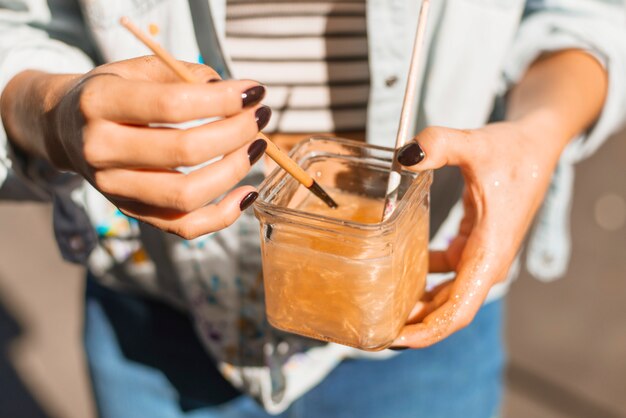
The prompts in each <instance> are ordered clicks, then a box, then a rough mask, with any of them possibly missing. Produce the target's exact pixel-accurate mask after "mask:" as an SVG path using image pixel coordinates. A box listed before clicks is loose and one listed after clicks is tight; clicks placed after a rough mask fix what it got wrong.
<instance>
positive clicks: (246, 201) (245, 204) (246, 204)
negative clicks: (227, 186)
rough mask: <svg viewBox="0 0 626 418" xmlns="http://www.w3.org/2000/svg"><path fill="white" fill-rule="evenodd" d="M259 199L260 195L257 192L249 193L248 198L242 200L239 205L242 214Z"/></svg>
mask: <svg viewBox="0 0 626 418" xmlns="http://www.w3.org/2000/svg"><path fill="white" fill-rule="evenodd" d="M257 197H259V194H258V193H257V192H250V193H248V194H247V195H246V197H244V198H243V199H241V202H240V203H239V209H241V211H242V212H243V211H244V210H246V209H248V208H249V207H250V205H251V204H253V203H254V201H255V200H256V198H257Z"/></svg>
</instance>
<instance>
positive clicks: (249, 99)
mask: <svg viewBox="0 0 626 418" xmlns="http://www.w3.org/2000/svg"><path fill="white" fill-rule="evenodd" d="M263 97H265V87H263V86H254V87H250V88H249V89H248V90H246V91H244V92H243V93H241V103H242V106H243V107H250V106H254V105H255V104H257V103H259V102H260V101H261V100H263Z"/></svg>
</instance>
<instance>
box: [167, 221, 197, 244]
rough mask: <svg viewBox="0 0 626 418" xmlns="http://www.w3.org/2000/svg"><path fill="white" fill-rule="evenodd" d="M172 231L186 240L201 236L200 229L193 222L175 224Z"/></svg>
mask: <svg viewBox="0 0 626 418" xmlns="http://www.w3.org/2000/svg"><path fill="white" fill-rule="evenodd" d="M170 232H172V233H173V234H176V235H178V236H179V237H181V238H182V239H185V240H191V239H194V238H198V237H199V236H200V233H199V231H198V230H197V229H196V228H195V227H194V225H193V223H192V222H181V223H179V224H177V225H175V226H174V227H173V228H172V230H171V231H170Z"/></svg>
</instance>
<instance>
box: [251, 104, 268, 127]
mask: <svg viewBox="0 0 626 418" xmlns="http://www.w3.org/2000/svg"><path fill="white" fill-rule="evenodd" d="M254 117H255V118H256V125H257V126H258V127H259V131H262V130H263V128H265V127H266V126H267V123H268V122H269V121H270V117H272V110H271V109H270V108H269V107H267V106H261V107H259V108H258V109H257V110H256V112H255V113H254Z"/></svg>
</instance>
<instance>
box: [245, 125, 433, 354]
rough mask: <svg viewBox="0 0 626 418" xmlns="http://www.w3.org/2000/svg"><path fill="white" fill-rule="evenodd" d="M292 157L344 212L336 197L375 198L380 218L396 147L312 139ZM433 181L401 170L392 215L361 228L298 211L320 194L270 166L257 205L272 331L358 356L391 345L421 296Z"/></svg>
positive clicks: (427, 174)
mask: <svg viewBox="0 0 626 418" xmlns="http://www.w3.org/2000/svg"><path fill="white" fill-rule="evenodd" d="M290 155H291V157H292V158H293V159H294V160H295V161H296V162H297V163H298V164H299V165H300V166H301V167H302V168H304V169H305V170H306V171H307V172H308V173H309V174H310V175H311V176H312V177H313V178H314V179H315V180H316V181H317V182H318V183H319V184H320V185H321V186H322V187H323V188H324V189H325V190H326V191H327V192H328V193H329V194H330V195H331V196H332V197H333V198H335V199H336V200H339V201H340V202H338V203H339V205H340V206H341V205H342V203H341V201H342V200H345V199H341V197H342V196H340V195H342V194H347V196H344V198H347V199H348V200H355V199H358V196H361V197H363V196H364V197H367V198H373V199H376V200H378V201H379V204H380V205H379V206H380V218H382V201H383V200H384V197H385V191H386V187H387V179H388V176H389V170H390V167H391V160H392V158H393V149H390V148H383V147H377V146H373V145H368V144H365V143H362V142H356V141H350V140H346V139H340V138H326V137H312V138H309V139H307V140H305V141H303V142H301V143H299V144H298V145H296V147H295V148H294V149H293V150H292V151H291V153H290ZM431 182H432V173H431V172H424V173H419V174H418V173H414V172H410V171H406V170H405V171H403V172H402V181H401V185H400V195H399V197H400V200H399V204H398V206H397V208H396V210H395V211H394V213H393V214H392V215H391V216H390V217H389V218H388V219H387V220H385V221H384V222H383V221H380V220H378V219H380V218H378V217H376V221H375V223H363V222H359V221H350V220H342V219H338V218H335V217H333V216H332V211H331V212H330V216H328V215H329V211H328V210H326V211H324V212H325V213H326V215H322V214H319V213H310V212H306V211H303V210H301V207H302V205H303V203H304V202H306V201H307V199H317V197H315V196H313V195H312V194H311V193H310V192H309V191H308V190H307V189H306V188H304V187H303V186H301V185H300V184H298V183H297V182H296V181H295V180H294V179H293V178H292V177H291V176H290V175H288V174H287V173H286V172H285V171H284V170H282V169H280V168H276V169H275V170H274V171H273V172H272V173H271V174H270V175H269V176H268V177H267V178H266V179H265V181H264V182H263V183H262V184H261V186H260V188H259V198H258V199H257V201H256V202H255V205H254V211H255V215H256V216H257V218H258V219H259V221H260V223H261V250H262V259H263V279H264V287H265V302H266V309H267V317H268V320H269V322H270V324H272V325H273V326H274V327H276V328H279V329H282V330H284V331H288V332H292V333H296V334H300V335H304V336H307V337H311V338H315V339H319V340H324V341H331V342H336V343H340V344H345V345H349V346H352V347H356V348H359V349H363V350H369V351H376V350H382V349H384V348H387V347H388V346H390V345H391V343H392V342H393V341H394V339H395V338H396V337H397V335H398V334H399V332H400V330H401V329H402V327H403V325H404V323H405V321H406V319H407V317H408V315H409V313H410V312H411V309H412V308H413V306H414V305H415V303H416V302H417V301H418V300H419V298H420V297H421V296H422V294H423V292H424V287H425V283H426V273H427V271H428V223H429V191H430V184H431ZM355 195H356V196H357V197H354V196H355Z"/></svg>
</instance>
